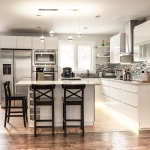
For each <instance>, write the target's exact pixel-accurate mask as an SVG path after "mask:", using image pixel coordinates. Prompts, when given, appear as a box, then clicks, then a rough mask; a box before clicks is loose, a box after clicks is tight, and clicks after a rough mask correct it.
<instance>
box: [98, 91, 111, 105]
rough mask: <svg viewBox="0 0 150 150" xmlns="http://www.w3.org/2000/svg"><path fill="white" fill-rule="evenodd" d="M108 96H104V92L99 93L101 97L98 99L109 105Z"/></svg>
mask: <svg viewBox="0 0 150 150" xmlns="http://www.w3.org/2000/svg"><path fill="white" fill-rule="evenodd" d="M109 98H110V97H109V96H106V95H104V94H101V99H100V101H101V102H102V103H103V104H104V105H106V106H109V105H110V103H109V102H110V101H109Z"/></svg>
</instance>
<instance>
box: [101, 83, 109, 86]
mask: <svg viewBox="0 0 150 150" xmlns="http://www.w3.org/2000/svg"><path fill="white" fill-rule="evenodd" d="M101 86H107V87H109V85H104V84H101Z"/></svg>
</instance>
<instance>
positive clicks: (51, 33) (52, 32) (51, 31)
mask: <svg viewBox="0 0 150 150" xmlns="http://www.w3.org/2000/svg"><path fill="white" fill-rule="evenodd" d="M49 35H50V36H54V31H53V30H52V10H51V28H50V32H49Z"/></svg>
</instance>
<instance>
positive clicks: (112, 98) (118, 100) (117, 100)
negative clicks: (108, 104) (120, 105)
mask: <svg viewBox="0 0 150 150" xmlns="http://www.w3.org/2000/svg"><path fill="white" fill-rule="evenodd" d="M111 98H112V99H114V100H116V101H119V102H121V100H119V99H116V98H114V97H111Z"/></svg>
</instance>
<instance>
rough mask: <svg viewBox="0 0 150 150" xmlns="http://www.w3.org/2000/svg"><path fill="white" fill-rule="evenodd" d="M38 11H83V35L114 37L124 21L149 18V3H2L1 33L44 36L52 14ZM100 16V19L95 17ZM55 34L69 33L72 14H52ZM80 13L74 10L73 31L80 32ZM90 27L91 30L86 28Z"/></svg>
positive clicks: (2, 0)
mask: <svg viewBox="0 0 150 150" xmlns="http://www.w3.org/2000/svg"><path fill="white" fill-rule="evenodd" d="M39 9H81V32H82V33H83V34H115V33H116V32H118V31H120V30H121V29H122V28H124V27H125V22H127V21H128V20H132V19H143V18H145V17H149V16H150V0H0V33H2V34H8V33H39V34H40V33H41V29H38V28H37V26H42V22H43V30H44V33H48V32H49V29H50V20H51V12H50V11H44V12H43V21H42V17H37V15H38V14H42V12H41V11H39ZM96 15H100V16H101V17H100V18H96V17H95V16H96ZM52 16H53V22H52V23H53V30H54V32H55V33H70V20H69V19H70V12H69V11H63V10H62V11H57V12H53V14H52ZM78 17H79V13H78V12H77V11H72V25H71V32H72V33H77V31H78V28H79V23H78ZM84 27H88V29H84Z"/></svg>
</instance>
